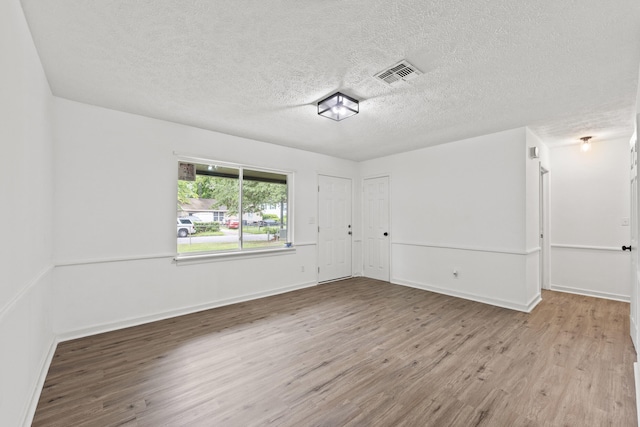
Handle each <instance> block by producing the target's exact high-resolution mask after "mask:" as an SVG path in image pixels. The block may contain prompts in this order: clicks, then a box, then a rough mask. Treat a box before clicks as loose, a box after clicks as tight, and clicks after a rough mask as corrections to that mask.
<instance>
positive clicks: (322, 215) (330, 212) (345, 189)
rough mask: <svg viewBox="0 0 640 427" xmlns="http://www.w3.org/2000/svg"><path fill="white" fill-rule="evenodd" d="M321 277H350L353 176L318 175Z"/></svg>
mask: <svg viewBox="0 0 640 427" xmlns="http://www.w3.org/2000/svg"><path fill="white" fill-rule="evenodd" d="M318 209H319V212H318V252H319V254H318V258H319V259H318V281H319V282H327V281H331V280H336V279H341V278H344V277H350V276H351V275H352V271H351V236H352V227H351V180H350V179H345V178H336V177H333V176H326V175H319V176H318Z"/></svg>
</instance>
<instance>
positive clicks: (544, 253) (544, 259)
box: [539, 163, 551, 292]
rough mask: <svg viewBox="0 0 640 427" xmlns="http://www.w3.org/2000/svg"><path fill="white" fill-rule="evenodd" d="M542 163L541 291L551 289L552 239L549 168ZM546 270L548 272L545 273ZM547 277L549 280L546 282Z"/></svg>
mask: <svg viewBox="0 0 640 427" xmlns="http://www.w3.org/2000/svg"><path fill="white" fill-rule="evenodd" d="M539 165H540V213H539V215H540V218H539V220H540V227H539V228H540V231H539V232H540V234H541V235H542V236H543V237H541V238H540V262H539V264H540V286H539V288H540V291H541V292H542V290H543V289H547V290H548V289H551V280H550V278H551V268H550V267H551V265H550V264H551V263H550V261H551V257H550V253H549V252H550V248H551V244H550V242H551V239H550V236H549V230H550V227H549V200H550V198H549V187H550V186H549V169H547V168H545V167H544V166H542V163H539ZM545 189H546V191H545ZM545 270H546V274H545ZM545 278H548V279H549V280H548V281H546V282H545Z"/></svg>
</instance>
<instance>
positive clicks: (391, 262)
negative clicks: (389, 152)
mask: <svg viewBox="0 0 640 427" xmlns="http://www.w3.org/2000/svg"><path fill="white" fill-rule="evenodd" d="M376 178H387V184H388V186H387V198H388V201H389V204H388V210H389V211H388V212H387V218H389V239H388V241H387V246H388V247H387V253H388V254H389V260H388V263H389V283H393V281H392V279H393V251H392V250H391V249H392V247H393V245H392V244H391V239H393V232H392V230H391V228H392V227H391V225H392V224H393V218H392V217H391V215H392V209H391V181H392V178H391V173H379V174H374V175H366V176H363V177H362V181H361V185H360V187H361V188H362V191H361V194H360V206H361V209H360V223H361V224H362V233H361V234H362V236H361V238H360V240H359V242H360V265H361V268H362V276H363V277H366V276H365V275H364V190H365V185H364V184H365V181H366V180H368V179H376Z"/></svg>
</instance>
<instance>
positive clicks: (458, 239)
mask: <svg viewBox="0 0 640 427" xmlns="http://www.w3.org/2000/svg"><path fill="white" fill-rule="evenodd" d="M526 137H527V134H526V129H525V128H520V129H514V130H509V131H504V132H499V133H495V134H491V135H484V136H480V137H476V138H470V139H467V140H463V141H457V142H453V143H449V144H444V145H439V146H435V147H430V148H426V149H422V150H417V151H412V152H410V153H403V154H398V155H394V156H389V157H385V158H381V159H375V160H370V161H366V162H363V163H362V164H361V165H360V174H361V176H363V177H367V176H376V175H381V174H388V175H390V176H391V191H390V194H391V198H390V200H391V230H390V235H391V242H392V254H391V258H392V265H391V274H392V281H393V282H395V283H404V284H412V285H415V286H418V287H423V288H425V289H432V290H436V289H437V291H438V292H442V293H449V294H452V295H458V296H463V297H465V298H470V299H475V300H478V301H483V302H488V303H491V304H496V305H503V306H509V307H511V308H516V309H519V310H527V309H528V307H529V303H530V302H531V301H534V300H535V296H534V295H531V292H529V291H528V288H527V275H526V272H527V269H526V259H527V252H526V250H527V249H528V248H527V246H526V243H527V242H526V222H525V220H526V215H525V212H526V209H527V203H526V200H527V199H526V192H527V174H526V161H528V158H527V155H526V143H527V141H526ZM536 167H537V163H536ZM454 268H455V269H457V270H458V271H459V277H458V278H457V279H455V278H454V277H453V274H452V270H453V269H454Z"/></svg>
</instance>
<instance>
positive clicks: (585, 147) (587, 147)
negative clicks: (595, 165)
mask: <svg viewBox="0 0 640 427" xmlns="http://www.w3.org/2000/svg"><path fill="white" fill-rule="evenodd" d="M591 138H592V137H591V136H583V137H582V138H580V139H581V140H582V144H581V145H580V151H582V152H583V153H586V152H587V151H589V150H591V143H590V142H589V140H590V139H591Z"/></svg>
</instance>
